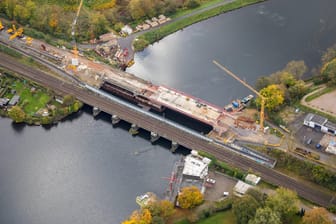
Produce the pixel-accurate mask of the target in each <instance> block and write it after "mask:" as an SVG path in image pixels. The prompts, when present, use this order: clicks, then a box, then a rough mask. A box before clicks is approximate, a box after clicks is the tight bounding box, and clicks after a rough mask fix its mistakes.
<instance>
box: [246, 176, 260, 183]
mask: <svg viewBox="0 0 336 224" xmlns="http://www.w3.org/2000/svg"><path fill="white" fill-rule="evenodd" d="M260 179H261V178H260V177H258V176H256V175H254V174H247V176H246V177H245V181H246V182H247V183H250V184H252V185H257V184H258V183H259V181H260Z"/></svg>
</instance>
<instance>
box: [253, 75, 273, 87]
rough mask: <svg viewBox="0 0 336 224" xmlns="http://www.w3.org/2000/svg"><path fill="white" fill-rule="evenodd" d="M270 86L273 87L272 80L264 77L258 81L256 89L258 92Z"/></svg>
mask: <svg viewBox="0 0 336 224" xmlns="http://www.w3.org/2000/svg"><path fill="white" fill-rule="evenodd" d="M268 85H271V81H270V78H269V77H265V76H262V77H260V78H258V79H257V82H256V84H255V87H256V89H257V90H261V89H263V88H265V87H267V86H268Z"/></svg>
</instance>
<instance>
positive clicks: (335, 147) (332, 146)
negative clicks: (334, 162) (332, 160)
mask: <svg viewBox="0 0 336 224" xmlns="http://www.w3.org/2000/svg"><path fill="white" fill-rule="evenodd" d="M326 152H329V153H332V154H335V155H336V142H335V141H330V142H329V145H328V147H327V148H326Z"/></svg>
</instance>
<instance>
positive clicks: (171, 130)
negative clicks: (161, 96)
mask: <svg viewBox="0 0 336 224" xmlns="http://www.w3.org/2000/svg"><path fill="white" fill-rule="evenodd" d="M0 58H1V60H0V66H2V67H4V68H7V69H8V70H12V71H14V72H16V73H19V74H21V75H22V76H24V77H26V78H28V79H31V80H33V81H35V82H37V83H40V84H42V85H44V86H47V87H49V88H51V89H54V90H55V91H58V92H61V93H67V94H72V95H74V96H76V97H77V98H78V99H79V100H81V101H82V102H84V103H86V104H88V105H91V106H97V107H99V109H101V110H102V111H104V112H106V113H109V114H116V115H118V116H119V117H120V118H121V119H123V120H125V121H127V122H129V123H134V124H137V125H138V126H139V127H141V128H143V129H145V130H149V131H154V132H156V133H157V134H159V135H160V136H161V137H163V138H167V139H169V140H173V141H176V142H178V143H179V144H180V145H183V146H185V147H186V148H189V149H194V150H202V151H205V152H208V153H211V154H213V155H214V156H216V158H218V159H219V160H221V161H224V162H226V163H228V164H229V165H231V166H234V167H239V168H241V169H242V170H245V171H247V170H253V171H254V172H256V173H258V174H259V175H260V176H261V177H262V178H263V179H264V180H265V181H267V182H270V183H272V184H275V185H279V186H284V187H287V188H290V189H292V190H295V191H296V192H297V193H298V195H299V196H301V197H303V198H306V199H307V200H310V201H312V202H314V203H316V204H319V205H321V206H324V207H328V206H330V205H336V199H335V196H334V194H332V193H331V192H330V193H329V192H324V191H321V190H320V189H317V188H316V187H314V186H311V185H310V184H307V183H304V182H300V181H298V180H295V179H293V178H291V177H289V176H286V175H284V174H282V173H280V172H278V171H276V170H273V169H270V168H267V167H265V166H263V165H260V164H258V163H255V162H253V161H252V160H250V159H247V158H245V157H243V156H240V155H239V154H236V153H234V152H232V151H230V150H228V149H227V148H226V147H225V146H224V145H218V144H215V143H214V142H211V141H210V142H209V141H207V140H206V139H204V138H198V137H197V136H195V135H193V134H191V133H189V132H188V131H186V130H184V129H179V128H178V127H176V126H174V125H170V124H169V123H163V122H162V121H160V120H157V119H155V117H153V116H146V115H145V114H144V113H139V112H138V111H135V110H133V109H131V108H130V107H127V106H125V105H122V104H119V103H117V102H116V101H111V100H108V99H106V98H104V97H102V96H99V95H97V93H94V92H92V91H89V90H88V89H86V88H83V87H79V86H78V84H75V83H69V82H63V81H61V80H59V79H57V78H55V77H53V76H49V75H48V74H46V73H44V72H42V71H40V70H36V69H33V68H30V67H28V66H26V65H23V64H20V63H19V62H17V61H16V60H15V59H14V58H11V57H9V56H7V55H5V54H2V53H0Z"/></svg>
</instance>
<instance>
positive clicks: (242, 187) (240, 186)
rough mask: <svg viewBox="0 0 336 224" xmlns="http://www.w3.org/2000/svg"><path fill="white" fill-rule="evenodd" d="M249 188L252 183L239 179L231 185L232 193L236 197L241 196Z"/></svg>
mask: <svg viewBox="0 0 336 224" xmlns="http://www.w3.org/2000/svg"><path fill="white" fill-rule="evenodd" d="M251 188H253V186H252V185H250V184H247V183H245V182H243V181H241V180H239V181H238V183H237V184H236V185H235V186H234V187H233V193H234V194H235V195H236V196H238V197H242V196H244V195H245V194H246V192H247V191H248V190H249V189H251Z"/></svg>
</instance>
